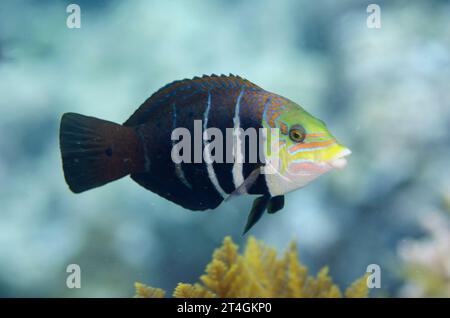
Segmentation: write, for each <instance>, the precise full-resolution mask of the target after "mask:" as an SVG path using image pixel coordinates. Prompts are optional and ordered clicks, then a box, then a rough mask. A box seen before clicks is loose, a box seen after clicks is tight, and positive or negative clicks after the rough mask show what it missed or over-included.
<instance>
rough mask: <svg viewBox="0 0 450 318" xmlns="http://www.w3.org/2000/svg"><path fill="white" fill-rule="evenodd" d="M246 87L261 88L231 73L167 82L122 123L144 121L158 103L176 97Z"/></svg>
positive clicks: (135, 123)
mask: <svg viewBox="0 0 450 318" xmlns="http://www.w3.org/2000/svg"><path fill="white" fill-rule="evenodd" d="M241 87H248V88H252V89H254V90H262V88H261V87H259V86H258V85H256V84H253V83H252V82H250V81H248V80H246V79H244V78H242V77H240V76H236V75H233V74H230V75H228V76H227V75H220V76H219V75H216V74H212V75H203V76H202V77H194V78H193V79H183V80H178V81H174V82H172V83H170V84H167V85H165V86H163V87H162V88H160V89H159V90H158V91H156V92H155V93H154V94H153V95H152V96H150V98H148V99H147V100H146V101H145V102H144V103H143V104H142V105H141V106H140V107H139V108H138V109H137V110H136V112H135V113H134V114H133V115H132V116H131V117H130V118H129V119H128V120H127V121H126V122H125V123H124V125H126V126H134V125H139V124H142V123H145V122H146V121H147V120H148V118H149V116H150V113H151V111H152V110H153V109H154V107H157V106H158V105H161V104H164V103H167V102H168V101H171V100H176V99H177V98H184V97H189V96H192V95H194V94H196V93H199V92H208V91H210V90H214V89H217V90H221V89H233V88H234V89H236V88H241Z"/></svg>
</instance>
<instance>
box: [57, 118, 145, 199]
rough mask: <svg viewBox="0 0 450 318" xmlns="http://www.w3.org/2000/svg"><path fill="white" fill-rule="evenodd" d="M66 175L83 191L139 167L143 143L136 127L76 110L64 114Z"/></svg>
mask: <svg viewBox="0 0 450 318" xmlns="http://www.w3.org/2000/svg"><path fill="white" fill-rule="evenodd" d="M59 144H60V149H61V156H62V163H63V169H64V176H65V179H66V182H67V184H68V185H69V188H70V189H71V190H72V191H73V192H75V193H80V192H83V191H86V190H89V189H92V188H95V187H99V186H102V185H104V184H106V183H108V182H111V181H113V180H117V179H119V178H122V177H124V176H126V175H128V174H130V173H133V172H135V171H138V170H139V166H140V165H141V164H140V161H141V160H140V158H141V156H140V145H139V143H138V138H137V136H136V133H135V131H134V129H133V128H131V127H125V126H122V125H119V124H116V123H113V122H110V121H106V120H102V119H98V118H95V117H88V116H84V115H80V114H75V113H66V114H64V115H63V116H62V118H61V126H60V132H59Z"/></svg>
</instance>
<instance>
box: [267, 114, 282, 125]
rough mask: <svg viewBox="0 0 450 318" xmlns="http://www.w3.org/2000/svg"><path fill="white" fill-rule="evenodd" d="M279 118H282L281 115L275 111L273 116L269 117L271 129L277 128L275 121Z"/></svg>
mask: <svg viewBox="0 0 450 318" xmlns="http://www.w3.org/2000/svg"><path fill="white" fill-rule="evenodd" d="M279 116H280V113H279V112H277V111H275V112H273V113H272V114H270V117H269V125H270V127H272V128H275V127H276V126H275V120H276V119H277V118H278V117H279Z"/></svg>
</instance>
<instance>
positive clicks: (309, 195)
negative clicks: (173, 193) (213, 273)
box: [0, 0, 450, 297]
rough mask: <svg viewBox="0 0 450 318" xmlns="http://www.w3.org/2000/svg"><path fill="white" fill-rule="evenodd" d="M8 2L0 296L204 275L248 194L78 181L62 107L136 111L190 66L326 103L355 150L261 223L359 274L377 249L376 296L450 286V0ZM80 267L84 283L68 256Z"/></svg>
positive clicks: (262, 233)
mask: <svg viewBox="0 0 450 318" xmlns="http://www.w3.org/2000/svg"><path fill="white" fill-rule="evenodd" d="M74 2H75V3H77V4H79V5H80V7H81V29H69V28H67V27H66V18H67V16H68V13H66V6H67V5H68V4H69V3H70V2H68V1H50V0H46V1H31V0H30V1H25V0H19V1H13V0H6V1H1V2H0V296H3V297H15V296H29V297H35V296H42V297H47V296H64V297H79V296H84V297H110V296H111V297H117V296H126V297H128V296H131V295H133V294H134V289H133V283H134V282H135V281H140V282H143V283H146V284H149V285H151V286H158V287H161V288H163V289H164V290H169V291H170V290H173V289H174V288H175V286H176V285H177V283H178V282H181V281H182V282H196V281H198V277H199V276H200V275H201V274H202V273H203V270H204V265H205V264H207V263H208V262H209V260H210V257H211V253H212V252H213V251H214V249H215V248H217V247H219V246H220V245H221V242H222V240H223V238H224V237H225V236H227V235H230V236H231V237H232V238H233V240H234V241H235V242H236V243H237V244H239V245H243V243H244V242H245V240H246V238H245V237H242V236H241V231H242V228H243V226H244V224H245V221H246V218H247V212H248V211H249V209H250V206H251V203H252V199H251V198H239V199H236V200H232V201H230V202H226V203H225V204H222V205H221V206H220V207H219V208H218V209H217V210H214V211H209V212H207V213H201V212H197V213H196V212H191V211H186V210H184V209H183V208H181V207H179V206H176V205H175V204H172V203H171V202H168V201H166V200H164V199H162V198H160V197H158V196H157V195H156V194H153V193H151V192H148V191H146V190H144V189H143V188H141V187H139V186H138V185H137V184H135V183H134V182H132V181H131V180H130V179H129V178H124V179H122V180H120V181H118V182H114V183H112V184H110V185H108V186H106V187H102V188H99V189H96V190H94V191H90V192H87V193H83V194H81V195H74V194H73V193H71V192H70V191H69V189H68V187H67V186H66V184H65V182H64V178H63V173H62V167H61V161H60V154H59V149H58V139H57V138H58V125H59V120H60V117H61V115H62V114H63V113H64V112H68V111H73V112H79V113H83V114H87V115H92V116H97V117H100V118H104V119H108V120H111V121H115V122H123V121H125V120H126V119H127V118H128V116H130V115H131V114H132V113H133V112H134V110H135V109H136V108H137V107H138V106H139V105H140V104H141V103H142V102H143V101H144V100H145V99H146V98H147V97H149V96H150V95H151V94H152V93H153V92H154V91H156V90H157V89H159V88H160V87H162V86H163V85H165V84H167V83H169V82H171V81H173V80H177V79H182V78H191V77H193V76H196V75H202V74H211V73H216V74H220V73H225V74H228V73H233V74H238V75H240V76H242V77H245V78H248V79H249V80H251V81H253V82H255V83H256V84H257V85H260V86H261V87H263V88H265V89H266V90H269V91H272V92H275V93H278V94H280V95H283V96H286V97H288V98H290V99H292V100H294V101H296V102H298V103H299V104H300V105H302V106H304V107H305V108H306V109H307V110H308V111H309V112H311V113H312V114H314V115H316V116H317V117H319V118H321V119H323V120H324V121H325V122H326V123H327V125H328V127H330V130H331V131H333V132H335V134H336V136H337V137H338V139H339V140H341V141H342V142H343V143H344V144H345V145H347V146H348V147H349V148H350V149H351V150H352V151H353V154H352V156H351V157H350V158H349V165H348V166H347V168H346V169H345V170H343V171H340V172H333V173H331V174H328V175H326V176H324V177H322V178H320V179H319V180H318V181H316V182H314V183H313V184H312V185H310V186H308V187H306V188H305V189H301V190H299V191H296V192H293V193H290V194H288V195H287V198H286V199H287V200H286V206H285V209H284V210H283V211H282V212H280V213H277V214H275V215H266V216H265V217H264V218H263V219H262V220H261V221H260V222H259V223H258V225H257V226H256V227H255V228H254V229H253V230H252V231H251V234H252V235H254V236H255V237H256V238H257V239H258V240H263V241H264V242H265V243H266V244H268V245H270V246H274V247H275V248H276V249H277V250H279V251H283V250H285V249H286V247H287V246H288V245H289V242H290V241H291V240H292V239H295V240H296V242H297V243H298V250H299V254H300V259H301V261H302V263H303V264H305V265H307V266H308V268H309V271H310V272H311V273H312V274H314V275H315V274H317V272H318V271H319V269H320V268H322V267H323V266H325V265H327V266H329V268H330V276H331V277H333V281H334V282H336V283H337V284H338V285H339V286H349V285H350V284H351V282H353V281H354V280H355V279H356V278H358V277H361V276H362V275H363V274H364V272H365V270H366V267H367V266H368V265H369V264H378V265H380V267H381V271H382V272H381V278H382V280H381V288H380V289H377V290H372V291H371V292H370V294H371V296H391V297H401V296H441V297H449V296H450V214H449V212H448V211H449V203H448V202H449V200H450V169H449V158H450V129H449V128H450V90H449V79H450V20H449V17H450V3H449V2H448V1H444V0H442V1H437V0H432V1H414V2H412V1H406V0H403V1H402V0H398V1H376V3H377V4H378V5H379V6H380V7H381V28H380V29H369V28H368V27H367V26H366V19H367V17H368V13H367V12H366V8H367V5H368V4H369V3H371V2H373V1H371V2H368V1H357V0H354V1H352V0H345V1H331V0H319V1H297V0H291V1H285V0H281V1H267V0H246V1H225V0H222V1H197V0H189V1H182V0H178V1H113V0H111V1H87V0H83V1H74ZM71 263H75V264H79V265H80V267H81V271H82V272H81V288H80V289H68V288H67V287H66V277H67V275H68V274H67V273H66V267H67V265H68V264H71Z"/></svg>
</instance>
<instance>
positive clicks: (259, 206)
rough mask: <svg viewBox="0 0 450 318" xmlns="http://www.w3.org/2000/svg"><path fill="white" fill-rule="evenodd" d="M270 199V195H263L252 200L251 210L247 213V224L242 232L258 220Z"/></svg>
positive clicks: (246, 230) (245, 231)
mask: <svg viewBox="0 0 450 318" xmlns="http://www.w3.org/2000/svg"><path fill="white" fill-rule="evenodd" d="M270 199H271V196H270V195H263V196H261V197H259V198H256V199H255V201H253V206H252V210H251V211H250V214H249V215H248V218H247V224H246V225H245V229H244V233H243V234H245V233H247V232H248V230H250V229H251V228H252V226H253V225H255V224H256V222H258V220H259V219H260V218H261V216H262V215H263V213H264V211H266V209H267V206H268V204H269V202H270Z"/></svg>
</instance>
